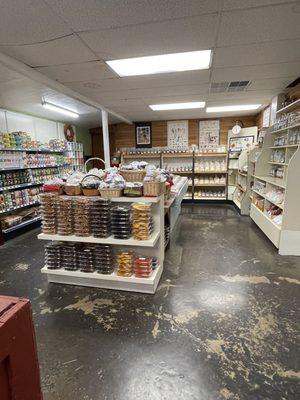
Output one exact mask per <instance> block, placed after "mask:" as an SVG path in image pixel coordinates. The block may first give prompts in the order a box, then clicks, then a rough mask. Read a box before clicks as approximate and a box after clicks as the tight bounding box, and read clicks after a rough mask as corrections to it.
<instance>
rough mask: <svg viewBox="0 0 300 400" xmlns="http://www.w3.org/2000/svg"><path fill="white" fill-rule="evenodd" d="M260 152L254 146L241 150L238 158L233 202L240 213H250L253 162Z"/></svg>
mask: <svg viewBox="0 0 300 400" xmlns="http://www.w3.org/2000/svg"><path fill="white" fill-rule="evenodd" d="M260 153H261V149H260V148H259V147H254V148H252V149H250V150H244V151H242V152H241V154H240V156H239V158H238V165H237V178H236V179H237V182H236V189H235V191H234V193H233V202H234V204H235V205H236V206H237V207H238V208H239V210H240V213H241V215H249V214H250V206H251V198H252V189H251V188H252V184H253V175H254V172H255V162H256V159H257V158H258V155H259V154H260Z"/></svg>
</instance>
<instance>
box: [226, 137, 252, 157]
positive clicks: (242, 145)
mask: <svg viewBox="0 0 300 400" xmlns="http://www.w3.org/2000/svg"><path fill="white" fill-rule="evenodd" d="M253 143H254V136H238V137H231V138H230V139H229V150H230V152H232V153H238V152H240V151H242V150H246V149H248V148H250V147H251V146H252V145H253Z"/></svg>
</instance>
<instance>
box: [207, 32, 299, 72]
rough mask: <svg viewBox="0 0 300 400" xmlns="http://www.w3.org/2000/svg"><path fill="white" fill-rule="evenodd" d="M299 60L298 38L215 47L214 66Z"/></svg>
mask: <svg viewBox="0 0 300 400" xmlns="http://www.w3.org/2000/svg"><path fill="white" fill-rule="evenodd" d="M296 61H300V39H294V40H283V41H279V42H268V43H259V44H251V45H240V46H231V47H222V48H217V49H216V50H215V54H214V60H213V62H214V67H237V66H244V65H259V64H272V63H284V62H296Z"/></svg>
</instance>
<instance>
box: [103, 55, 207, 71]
mask: <svg viewBox="0 0 300 400" xmlns="http://www.w3.org/2000/svg"><path fill="white" fill-rule="evenodd" d="M211 53H212V52H211V50H200V51H189V52H184V53H173V54H162V55H158V56H147V57H135V58H124V59H122V60H111V61H106V63H107V64H108V65H109V66H110V67H111V68H112V69H113V70H114V71H115V72H116V73H117V74H118V75H119V76H134V75H149V74H162V73H166V72H176V71H193V70H197V69H208V68H209V67H210V63H211Z"/></svg>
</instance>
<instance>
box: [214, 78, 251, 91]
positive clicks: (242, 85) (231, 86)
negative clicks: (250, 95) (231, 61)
mask: <svg viewBox="0 0 300 400" xmlns="http://www.w3.org/2000/svg"><path fill="white" fill-rule="evenodd" d="M249 85H250V81H233V82H212V83H211V85H210V93H226V92H243V91H244V90H245V89H247V87H248V86H249Z"/></svg>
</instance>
